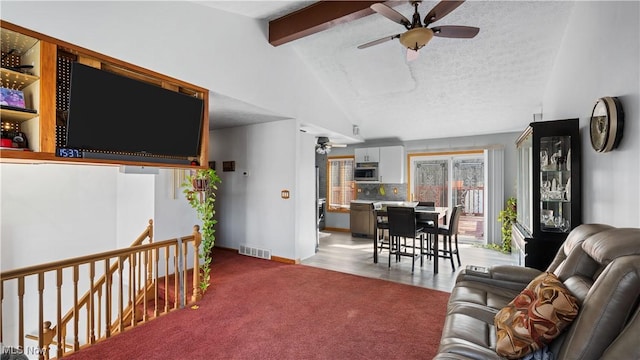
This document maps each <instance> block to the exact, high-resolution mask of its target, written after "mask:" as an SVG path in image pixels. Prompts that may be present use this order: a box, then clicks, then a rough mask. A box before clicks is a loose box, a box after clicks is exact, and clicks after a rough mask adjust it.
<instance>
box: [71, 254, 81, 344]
mask: <svg viewBox="0 0 640 360" xmlns="http://www.w3.org/2000/svg"><path fill="white" fill-rule="evenodd" d="M79 277H80V272H79V271H78V265H74V266H73V351H78V350H80V338H79V337H78V326H79V317H80V311H79V309H78V280H79Z"/></svg>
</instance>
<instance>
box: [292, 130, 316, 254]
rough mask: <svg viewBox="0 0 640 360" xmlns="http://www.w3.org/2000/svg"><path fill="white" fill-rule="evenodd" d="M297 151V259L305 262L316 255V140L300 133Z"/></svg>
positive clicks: (295, 198)
mask: <svg viewBox="0 0 640 360" xmlns="http://www.w3.org/2000/svg"><path fill="white" fill-rule="evenodd" d="M298 135H299V136H298V138H297V139H298V150H297V151H296V153H297V157H296V168H297V170H296V176H297V177H296V193H295V197H294V200H295V201H296V212H295V215H296V219H295V226H296V237H295V241H296V257H295V258H296V259H300V260H304V259H306V258H308V257H310V256H313V255H315V253H316V251H315V249H316V235H317V219H316V186H315V184H316V168H315V158H316V155H315V143H316V138H315V137H314V136H312V135H309V134H306V133H298Z"/></svg>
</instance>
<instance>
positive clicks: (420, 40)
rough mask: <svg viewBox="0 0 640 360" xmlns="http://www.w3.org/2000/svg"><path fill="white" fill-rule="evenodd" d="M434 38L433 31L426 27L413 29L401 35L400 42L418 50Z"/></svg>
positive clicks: (408, 47)
mask: <svg viewBox="0 0 640 360" xmlns="http://www.w3.org/2000/svg"><path fill="white" fill-rule="evenodd" d="M432 38H433V31H432V30H431V29H429V28H426V27H418V28H414V29H411V30H409V31H407V32H405V33H403V34H402V35H400V43H401V44H402V45H403V46H404V47H406V48H407V49H411V50H413V51H418V49H420V48H421V47H423V46H425V45H427V43H428V42H429V41H430V40H431V39H432Z"/></svg>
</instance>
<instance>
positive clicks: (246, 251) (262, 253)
mask: <svg viewBox="0 0 640 360" xmlns="http://www.w3.org/2000/svg"><path fill="white" fill-rule="evenodd" d="M238 252H239V253H240V254H242V255H247V256H253V257H257V258H260V259H267V260H271V250H264V249H258V248H255V247H251V246H246V245H240V250H238Z"/></svg>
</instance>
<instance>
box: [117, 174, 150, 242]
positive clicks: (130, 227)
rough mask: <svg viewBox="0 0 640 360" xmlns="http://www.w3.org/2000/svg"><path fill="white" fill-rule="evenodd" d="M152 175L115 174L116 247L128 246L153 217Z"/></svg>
mask: <svg viewBox="0 0 640 360" xmlns="http://www.w3.org/2000/svg"><path fill="white" fill-rule="evenodd" d="M154 177H155V175H151V174H124V173H122V172H119V173H118V175H117V176H116V209H115V211H116V224H117V229H116V235H117V237H116V247H118V248H124V247H127V246H130V245H131V243H132V242H133V241H134V240H135V239H136V238H137V237H138V236H140V234H142V232H143V231H144V230H145V228H146V226H147V224H148V223H149V219H153V213H154V209H153V203H154V201H153V196H154V194H153V189H154Z"/></svg>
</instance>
